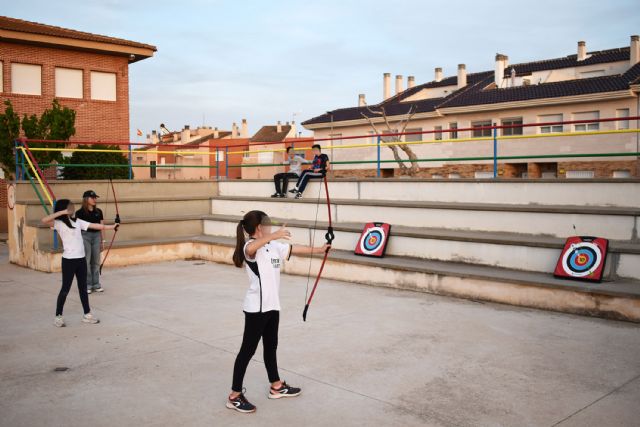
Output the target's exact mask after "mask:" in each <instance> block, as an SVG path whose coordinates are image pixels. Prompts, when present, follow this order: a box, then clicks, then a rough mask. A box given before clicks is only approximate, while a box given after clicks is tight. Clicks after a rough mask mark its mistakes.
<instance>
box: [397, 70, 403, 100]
mask: <svg viewBox="0 0 640 427" xmlns="http://www.w3.org/2000/svg"><path fill="white" fill-rule="evenodd" d="M402 90H403V89H402V76H401V75H400V74H398V75H396V95H397V94H399V93H400V92H402Z"/></svg>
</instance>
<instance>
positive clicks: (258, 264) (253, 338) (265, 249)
mask: <svg viewBox="0 0 640 427" xmlns="http://www.w3.org/2000/svg"><path fill="white" fill-rule="evenodd" d="M236 235H237V239H236V248H235V251H234V253H233V264H234V265H235V266H236V267H238V268H240V267H242V264H244V265H245V270H246V272H247V275H248V276H249V290H248V291H247V294H246V296H245V299H244V305H243V311H244V333H243V336H242V345H241V346H240V351H239V352H238V356H237V357H236V361H235V364H234V366H233V383H232V386H231V394H230V395H229V398H228V399H227V404H226V406H227V408H229V409H235V410H236V411H239V412H245V413H246V412H254V411H255V410H256V407H255V406H254V405H252V404H251V403H250V402H249V401H248V400H247V398H246V397H245V396H244V390H243V388H242V382H243V380H244V375H245V372H246V371H247V366H248V365H249V361H250V360H251V358H252V357H253V355H254V353H255V351H256V348H257V347H258V343H259V342H260V339H262V347H263V349H264V364H265V367H266V368H267V375H268V377H269V382H270V383H271V388H270V390H269V395H268V397H269V399H280V398H283V397H295V396H298V395H299V394H300V393H301V392H302V390H301V389H300V388H297V387H291V386H290V385H289V384H287V383H286V382H285V381H282V380H281V379H280V376H279V375H278V363H277V357H276V349H277V347H278V324H279V321H280V268H281V266H282V263H283V261H284V260H288V259H289V258H290V257H291V255H292V254H294V255H299V254H312V253H324V252H325V251H326V250H327V249H328V248H329V245H324V246H321V247H315V248H314V247H311V246H299V245H291V244H287V243H281V242H278V240H279V239H285V240H288V239H290V238H291V233H290V232H289V230H287V228H286V225H284V226H282V227H280V228H279V229H278V230H276V231H273V232H272V230H271V220H270V219H269V217H268V216H267V214H266V213H264V212H262V211H250V212H247V213H246V214H245V215H244V217H243V218H242V220H241V221H240V222H239V223H238V226H237V229H236ZM245 235H247V236H248V237H249V240H247V241H245Z"/></svg>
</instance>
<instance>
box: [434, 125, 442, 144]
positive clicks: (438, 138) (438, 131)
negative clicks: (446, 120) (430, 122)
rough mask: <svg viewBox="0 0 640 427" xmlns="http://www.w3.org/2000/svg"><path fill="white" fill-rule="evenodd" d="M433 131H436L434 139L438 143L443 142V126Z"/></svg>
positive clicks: (436, 127)
mask: <svg viewBox="0 0 640 427" xmlns="http://www.w3.org/2000/svg"><path fill="white" fill-rule="evenodd" d="M433 130H434V131H435V133H434V137H433V138H434V139H435V140H436V141H442V126H434V127H433Z"/></svg>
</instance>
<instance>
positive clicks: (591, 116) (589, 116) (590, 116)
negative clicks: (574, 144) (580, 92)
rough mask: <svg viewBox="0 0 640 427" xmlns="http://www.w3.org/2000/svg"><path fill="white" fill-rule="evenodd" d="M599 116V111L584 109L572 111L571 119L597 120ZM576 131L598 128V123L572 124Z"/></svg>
mask: <svg viewBox="0 0 640 427" xmlns="http://www.w3.org/2000/svg"><path fill="white" fill-rule="evenodd" d="M599 118H600V112H599V111H585V112H584V113H573V120H598V119H599ZM573 128H574V130H575V131H576V132H586V131H589V130H598V129H600V123H597V122H596V123H580V124H575V125H574V127H573Z"/></svg>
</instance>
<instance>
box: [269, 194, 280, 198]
mask: <svg viewBox="0 0 640 427" xmlns="http://www.w3.org/2000/svg"><path fill="white" fill-rule="evenodd" d="M271 197H273V198H274V199H275V198H276V197H280V193H273V194H272V195H271Z"/></svg>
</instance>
